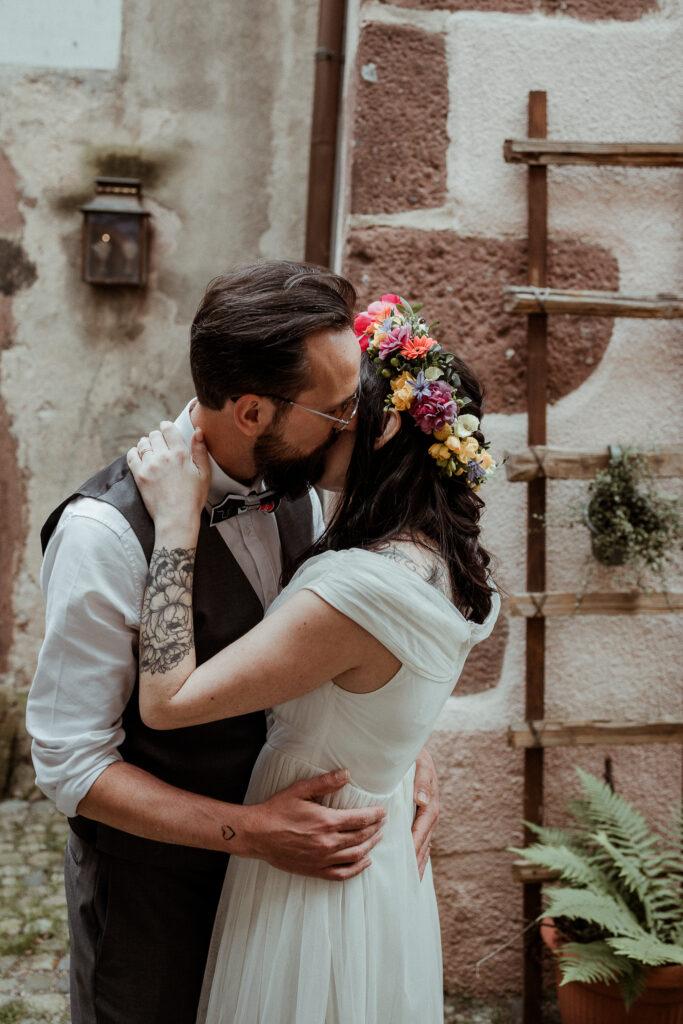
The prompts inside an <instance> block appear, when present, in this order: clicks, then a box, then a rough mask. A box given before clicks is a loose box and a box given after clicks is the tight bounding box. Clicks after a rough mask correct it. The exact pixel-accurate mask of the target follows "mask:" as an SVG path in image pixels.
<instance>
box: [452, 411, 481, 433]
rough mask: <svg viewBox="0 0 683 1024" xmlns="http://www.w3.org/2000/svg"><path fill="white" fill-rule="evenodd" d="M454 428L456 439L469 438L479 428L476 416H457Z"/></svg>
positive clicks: (469, 414) (467, 413)
mask: <svg viewBox="0 0 683 1024" xmlns="http://www.w3.org/2000/svg"><path fill="white" fill-rule="evenodd" d="M454 426H455V432H456V434H457V435H458V437H469V436H470V434H473V433H474V431H475V430H476V429H477V427H478V426H479V420H478V419H477V417H476V416H473V415H472V414H471V413H469V412H466V413H465V415H464V416H458V418H457V420H456V421H455V424H454Z"/></svg>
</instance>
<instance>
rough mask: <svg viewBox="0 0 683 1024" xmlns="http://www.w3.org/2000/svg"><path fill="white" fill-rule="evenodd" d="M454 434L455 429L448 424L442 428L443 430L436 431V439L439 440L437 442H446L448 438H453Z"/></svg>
mask: <svg viewBox="0 0 683 1024" xmlns="http://www.w3.org/2000/svg"><path fill="white" fill-rule="evenodd" d="M452 434H453V428H452V427H451V425H450V423H446V424H445V426H443V427H442V428H441V430H435V431H434V437H435V438H436V439H437V441H445V440H446V438H448V437H451V435H452Z"/></svg>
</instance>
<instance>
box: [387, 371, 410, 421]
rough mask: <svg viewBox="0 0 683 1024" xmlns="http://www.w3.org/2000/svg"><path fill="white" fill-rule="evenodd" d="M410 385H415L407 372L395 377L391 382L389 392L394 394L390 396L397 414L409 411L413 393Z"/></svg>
mask: <svg viewBox="0 0 683 1024" xmlns="http://www.w3.org/2000/svg"><path fill="white" fill-rule="evenodd" d="M411 383H412V384H414V383H415V378H414V377H413V375H412V373H408V371H407V370H405V371H404V372H403V373H402V374H400V375H399V376H398V377H395V378H394V380H392V382H391V390H392V391H393V392H394V393H393V395H392V396H391V401H392V402H393V404H394V407H395V408H396V409H398V411H399V412H403V411H404V410H405V409H410V407H411V405H412V404H413V401H414V399H415V392H414V391H413V389H412V387H411Z"/></svg>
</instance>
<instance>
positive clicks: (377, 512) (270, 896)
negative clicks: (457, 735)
mask: <svg viewBox="0 0 683 1024" xmlns="http://www.w3.org/2000/svg"><path fill="white" fill-rule="evenodd" d="M356 329H357V334H358V336H359V341H360V344H361V348H363V349H364V351H365V352H366V357H365V358H364V359H363V367H362V370H361V401H360V405H359V407H358V414H357V416H356V417H355V418H354V419H353V420H352V421H351V424H350V425H349V427H348V428H347V429H346V430H345V431H343V432H342V433H341V434H340V436H339V439H338V441H337V443H336V444H335V445H334V446H333V447H332V448H331V449H330V452H329V453H328V458H327V465H326V470H325V476H324V478H323V479H322V480H321V485H322V486H324V487H327V488H329V489H337V490H341V496H340V500H339V504H338V508H337V511H336V513H335V515H334V517H333V520H332V522H331V524H330V526H329V528H328V530H327V531H326V533H325V535H324V536H323V538H322V539H321V540H320V541H318V543H317V544H316V545H315V546H314V547H313V549H312V550H311V551H310V552H309V553H308V557H305V558H304V559H302V561H301V564H300V567H299V569H298V570H297V571H296V572H295V573H294V575H293V576H292V578H291V579H290V580H289V582H288V584H287V586H286V587H285V589H284V590H283V591H282V593H281V594H280V596H279V597H278V598H277V599H276V600H275V602H274V603H273V604H272V605H271V607H270V609H269V611H268V614H267V617H266V618H265V619H264V621H263V622H262V623H260V624H259V625H258V626H257V627H256V628H255V629H253V630H251V632H249V633H248V634H247V635H246V636H244V637H242V638H241V639H240V640H238V641H237V642H236V643H234V644H232V645H231V646H230V647H228V648H226V649H225V650H224V651H222V652H221V653H219V654H218V655H217V656H216V657H214V658H212V659H210V660H209V661H207V662H205V663H204V664H203V665H201V666H200V667H199V668H195V657H194V647H193V641H192V637H191V635H188V636H187V637H186V638H185V640H184V641H183V643H181V644H180V645H179V644H178V642H177V634H178V630H179V627H180V626H181V625H182V622H184V621H185V619H184V618H183V617H182V616H181V617H180V618H179V617H178V616H176V615H174V614H169V613H168V610H169V608H172V607H176V608H177V607H178V606H179V605H180V606H181V607H182V606H184V607H185V608H189V606H190V604H191V600H192V571H193V559H194V547H195V544H196V537H197V531H198V525H199V518H200V514H201V510H202V508H203V506H204V503H205V500H206V492H207V481H208V466H207V454H206V450H205V448H204V446H203V444H202V440H201V437H200V436H199V435H195V438H194V439H193V443H192V453H191V455H190V453H188V451H187V449H185V447H184V445H183V442H182V439H181V438H180V437H179V435H178V433H177V431H176V430H175V428H174V427H173V426H172V425H171V424H168V425H164V426H163V429H162V433H157V432H153V434H152V435H151V436H150V438H149V441H147V439H143V441H144V442H145V443H144V448H145V449H149V447H150V446H151V448H152V451H151V452H150V454H148V455H146V456H145V458H144V461H143V460H141V459H140V457H139V453H138V449H131V451H130V452H129V465H130V467H131V470H132V471H133V473H134V475H135V478H136V481H137V482H138V486H139V487H140V490H141V493H142V496H143V498H144V500H145V503H146V504H147V507H148V509H149V511H150V514H151V515H152V517H153V518H154V520H155V528H156V540H155V550H154V554H153V556H152V560H151V563H150V580H149V583H148V589H147V592H146V595H145V601H144V605H143V611H142V626H141V636H140V706H141V713H142V716H143V719H144V720H145V721H146V723H147V724H148V725H150V726H151V727H153V728H159V729H166V728H177V727H179V726H183V725H193V724H199V723H202V722H208V721H214V720H217V719H221V718H225V717H230V716H232V715H240V714H244V713H246V712H249V711H253V710H257V709H261V708H270V709H271V711H270V714H269V728H268V739H267V742H266V745H265V747H264V748H263V750H262V752H261V755H260V756H259V759H258V761H257V763H256V766H255V768H254V772H253V775H252V779H251V783H250V787H249V791H248V793H247V797H246V801H247V802H248V803H249V802H256V801H260V800H263V799H266V798H268V797H269V796H271V795H272V794H273V793H275V792H277V791H279V790H280V789H282V788H283V787H285V786H287V785H289V784H290V783H291V782H293V781H295V780H296V779H302V778H311V777H312V776H314V775H316V774H318V773H319V772H320V771H325V770H328V769H331V768H338V767H340V766H341V767H345V768H347V769H348V770H349V773H350V778H349V782H348V784H347V785H346V786H345V787H344V789H342V790H341V791H340V792H339V793H337V794H335V796H334V797H332V798H330V799H329V803H330V804H331V805H333V806H338V807H360V806H365V805H367V806H370V805H374V804H377V803H382V804H383V805H384V807H385V808H386V812H387V818H386V824H385V826H384V834H383V837H382V841H381V842H379V843H378V844H377V845H376V846H375V847H374V849H373V850H372V858H371V860H372V863H371V864H370V866H369V868H368V869H367V870H365V871H363V872H362V873H361V874H359V875H357V876H356V877H354V878H352V879H349V880H348V881H346V882H344V883H334V882H327V881H324V880H320V879H308V878H303V877H299V876H294V875H289V874H286V873H284V872H281V871H278V870H277V869H275V868H272V867H270V866H269V865H268V864H266V863H265V862H261V861H255V860H244V859H241V860H240V859H237V858H233V859H232V861H231V862H230V865H229V868H228V871H227V875H226V881H225V887H224V891H223V896H222V900H221V910H220V911H219V915H218V919H217V924H216V928H215V932H214V947H215V948H214V957H213V962H212V965H211V967H210V969H209V970H208V971H207V977H206V980H205V986H204V994H203V998H202V1008H201V1009H200V1018H199V1019H200V1021H201V1022H202V1024H204V1022H206V1024H228V1022H229V1024H236V1022H241V1024H255V1022H264V1024H273V1022H278V1024H361V1022H364V1024H388V1022H391V1024H414V1022H415V1021H417V1020H420V1021H422V1022H424V1024H436V1022H437V1021H438V1022H441V1021H442V1020H443V1006H442V979H441V953H440V939H439V926H438V917H437V911H436V903H435V898H434V890H433V884H432V876H431V867H430V866H429V865H427V867H426V869H425V871H424V875H423V877H422V879H421V878H420V874H419V871H418V868H417V865H416V862H415V854H414V849H413V844H412V841H411V832H410V829H411V824H412V819H413V815H414V810H415V808H414V804H413V796H412V781H411V780H412V766H413V764H414V761H415V757H416V756H417V754H418V753H419V751H420V750H421V748H422V747H423V745H424V743H425V741H426V739H427V737H428V735H429V733H430V731H431V729H432V727H433V725H434V723H435V721H436V719H437V717H438V715H439V712H440V711H441V709H442V708H443V706H444V704H445V702H446V700H447V699H448V696H449V695H450V693H451V692H452V689H453V686H454V685H455V682H456V681H457V678H458V676H459V674H460V672H461V670H462V666H463V664H464V661H465V658H466V656H467V654H468V653H469V651H470V650H471V648H472V647H473V646H474V644H475V643H477V642H479V641H480V640H482V639H484V638H485V637H486V636H488V635H489V633H490V632H491V629H492V628H493V625H494V622H495V619H496V616H497V614H498V610H499V599H498V595H497V593H496V592H495V590H494V588H493V587H492V584H491V581H490V578H489V576H488V573H487V565H488V561H489V558H488V555H487V554H486V552H485V551H484V550H483V548H482V547H481V546H480V545H479V542H478V534H479V527H478V519H479V515H480V511H481V506H482V502H481V500H480V499H479V497H478V495H477V493H476V492H477V491H478V489H479V487H480V486H481V484H482V482H483V481H484V480H485V479H486V477H487V476H488V475H490V473H491V472H492V469H493V468H494V467H493V463H492V461H491V458H490V456H489V455H488V452H487V451H486V447H485V445H484V444H483V438H482V436H481V435H480V434H479V433H478V427H479V419H478V415H479V413H480V405H481V391H480V388H479V385H478V383H477V381H476V378H475V377H474V375H473V374H472V373H471V371H470V370H469V369H468V368H467V367H466V366H465V365H464V364H462V363H461V362H460V361H459V360H456V359H455V358H454V357H453V356H450V355H447V354H445V353H443V352H442V351H441V348H440V346H439V345H438V344H437V343H436V342H435V341H434V339H432V338H431V337H430V336H429V331H428V328H427V325H426V323H425V321H424V320H422V319H421V318H420V317H418V315H417V312H416V311H413V310H412V309H411V308H410V307H409V306H408V305H407V303H405V302H403V301H401V300H399V298H398V296H393V295H387V296H383V297H382V300H380V302H378V303H373V304H372V305H371V306H370V307H369V309H368V311H367V312H366V313H365V314H361V315H360V316H359V317H357V318H356ZM456 371H457V372H456ZM466 405H467V406H468V409H470V410H472V411H471V412H463V409H464V407H465V406H466ZM193 460H194V461H193ZM165 640H167V641H168V648H167V650H173V652H174V655H173V657H168V656H166V655H165V652H164V641H165ZM171 641H173V642H171ZM369 861H370V858H368V862H369Z"/></svg>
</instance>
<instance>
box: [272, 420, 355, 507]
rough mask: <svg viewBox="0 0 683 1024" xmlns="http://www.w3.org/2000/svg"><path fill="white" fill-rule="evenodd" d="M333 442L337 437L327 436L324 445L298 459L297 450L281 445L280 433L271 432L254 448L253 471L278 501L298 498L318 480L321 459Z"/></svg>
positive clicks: (300, 455) (321, 470)
mask: <svg viewBox="0 0 683 1024" xmlns="http://www.w3.org/2000/svg"><path fill="white" fill-rule="evenodd" d="M336 441H337V435H336V434H331V435H330V437H329V438H328V439H327V441H325V443H324V444H321V445H319V446H318V447H317V448H315V449H314V450H313V451H312V452H310V453H309V454H308V455H302V454H301V453H300V452H299V450H298V448H294V447H293V446H292V445H289V444H287V443H286V441H284V439H283V436H282V431H281V430H277V429H273V430H271V431H269V432H268V433H267V434H264V435H262V436H261V437H259V439H258V440H257V442H256V444H255V445H254V458H255V460H256V470H257V472H258V473H259V474H260V475H261V476H262V477H263V479H264V480H265V482H266V485H267V486H268V487H273V488H274V489H275V490H276V491H277V492H278V494H279V495H280V496H281V497H283V498H290V499H294V498H300V497H301V495H302V494H305V493H306V491H308V490H309V489H310V488H311V487H313V486H314V484H316V483H317V482H318V480H319V479H320V477H321V476H322V474H323V470H324V468H325V456H326V455H327V452H328V451H329V449H330V448H331V447H332V445H333V444H335V443H336Z"/></svg>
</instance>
